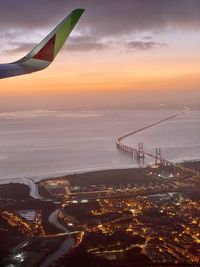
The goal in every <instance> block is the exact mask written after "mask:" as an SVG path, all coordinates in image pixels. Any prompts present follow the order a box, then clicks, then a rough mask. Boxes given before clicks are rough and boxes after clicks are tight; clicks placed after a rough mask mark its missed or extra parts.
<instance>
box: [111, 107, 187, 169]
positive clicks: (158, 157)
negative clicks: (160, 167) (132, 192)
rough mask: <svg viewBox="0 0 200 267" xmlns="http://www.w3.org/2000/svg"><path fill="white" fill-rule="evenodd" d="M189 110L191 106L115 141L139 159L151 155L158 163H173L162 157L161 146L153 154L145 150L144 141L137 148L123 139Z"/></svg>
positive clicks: (118, 146)
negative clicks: (125, 142) (126, 143)
mask: <svg viewBox="0 0 200 267" xmlns="http://www.w3.org/2000/svg"><path fill="white" fill-rule="evenodd" d="M189 110H190V109H189V108H185V109H184V110H183V111H181V112H178V113H176V114H173V115H170V116H167V117H165V118H163V119H161V120H159V121H156V122H153V123H151V124H149V125H147V126H144V127H142V128H140V129H138V130H135V131H132V132H130V133H127V134H125V135H123V136H120V137H119V138H118V139H117V140H116V141H115V142H116V146H117V148H118V149H120V150H121V151H123V152H126V153H128V154H130V155H131V156H135V157H136V158H137V159H138V160H140V159H144V158H145V156H149V157H152V158H154V159H155V162H156V163H158V162H159V163H163V164H166V165H172V164H173V163H172V162H170V161H168V160H166V159H164V158H162V157H161V148H156V154H155V155H154V154H151V153H149V152H146V151H144V148H143V143H142V142H141V143H139V146H138V148H136V147H133V146H128V145H125V144H124V143H123V142H122V141H123V140H124V139H125V138H127V137H128V136H131V135H134V134H136V133H139V132H141V131H143V130H146V129H148V128H150V127H153V126H155V125H157V124H160V123H162V122H164V121H167V120H171V119H173V118H176V117H178V116H180V115H182V114H184V113H185V112H188V111H189Z"/></svg>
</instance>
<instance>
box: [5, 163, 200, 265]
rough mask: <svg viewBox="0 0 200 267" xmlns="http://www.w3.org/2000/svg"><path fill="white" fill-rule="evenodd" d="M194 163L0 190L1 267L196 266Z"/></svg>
mask: <svg viewBox="0 0 200 267" xmlns="http://www.w3.org/2000/svg"><path fill="white" fill-rule="evenodd" d="M199 173H200V162H199V161H195V162H185V163H182V164H171V165H164V164H160V165H156V166H155V165H153V166H148V167H145V168H135V169H120V170H118V169H117V170H104V171H94V172H87V173H80V174H72V175H66V176H62V177H55V178H49V179H45V180H42V181H40V182H37V183H35V185H36V187H37V190H38V193H39V196H40V197H35V198H33V197H32V196H31V194H30V187H29V186H28V185H25V184H17V183H9V184H5V185H0V259H1V260H0V261H1V265H2V266H9V264H13V265H14V266H26V267H27V266H30V267H33V266H42V267H43V266H51V265H52V266H80V267H81V266H99V267H100V266H132V263H133V262H134V264H135V265H134V266H184V265H185V266H198V265H199V264H200V231H199V229H200V194H199V193H200V175H199Z"/></svg>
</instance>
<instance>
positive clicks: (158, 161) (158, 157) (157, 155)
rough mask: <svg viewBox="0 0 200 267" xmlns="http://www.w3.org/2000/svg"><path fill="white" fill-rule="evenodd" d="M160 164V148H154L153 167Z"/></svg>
mask: <svg viewBox="0 0 200 267" xmlns="http://www.w3.org/2000/svg"><path fill="white" fill-rule="evenodd" d="M161 163H162V157H161V147H156V156H155V165H159V164H161Z"/></svg>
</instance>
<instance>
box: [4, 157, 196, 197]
mask: <svg viewBox="0 0 200 267" xmlns="http://www.w3.org/2000/svg"><path fill="white" fill-rule="evenodd" d="M172 162H173V163H174V164H187V163H194V164H195V163H197V164H198V163H200V159H188V160H180V161H172ZM151 165H153V162H152V163H148V164H144V166H143V167H142V168H146V167H148V166H151ZM139 168H140V169H141V166H139V164H138V165H136V166H135V165H131V164H129V165H120V166H114V167H112V166H110V167H99V168H86V169H80V170H69V171H64V172H63V171H62V172H55V173H54V174H46V175H42V176H38V177H32V176H30V177H29V176H27V177H10V178H3V179H0V185H5V184H12V183H13V184H17V183H18V184H25V185H28V186H29V188H31V184H37V183H38V182H41V181H45V180H49V179H57V178H60V177H65V176H67V175H70V176H72V175H79V174H85V173H93V172H101V171H112V170H113V171H114V170H119V171H120V170H130V169H139ZM30 181H31V183H30ZM34 191H35V188H34ZM33 194H34V193H33Z"/></svg>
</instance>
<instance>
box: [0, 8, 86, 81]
mask: <svg viewBox="0 0 200 267" xmlns="http://www.w3.org/2000/svg"><path fill="white" fill-rule="evenodd" d="M83 12H84V9H76V10H74V11H73V12H72V13H70V14H69V16H67V17H66V18H65V19H64V20H63V21H62V22H61V23H60V24H59V25H58V26H57V27H56V28H55V29H54V30H53V31H52V32H50V33H49V34H48V35H47V36H46V37H45V38H44V39H43V40H42V41H41V42H40V43H39V44H38V45H36V46H35V47H34V48H33V49H32V50H31V51H30V52H29V53H28V54H27V55H26V56H25V57H23V58H21V59H20V60H17V61H15V62H12V63H9V64H0V79H3V78H8V77H13V76H18V75H23V74H27V73H31V72H35V71H40V70H43V69H45V68H47V67H48V66H49V65H50V64H51V62H52V61H53V60H54V58H55V57H56V56H57V54H58V52H59V51H60V49H61V47H62V46H63V44H64V42H65V41H66V39H67V37H68V36H69V35H70V33H71V31H72V30H73V28H74V27H75V25H76V23H77V22H78V20H79V18H80V17H81V15H82V14H83Z"/></svg>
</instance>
